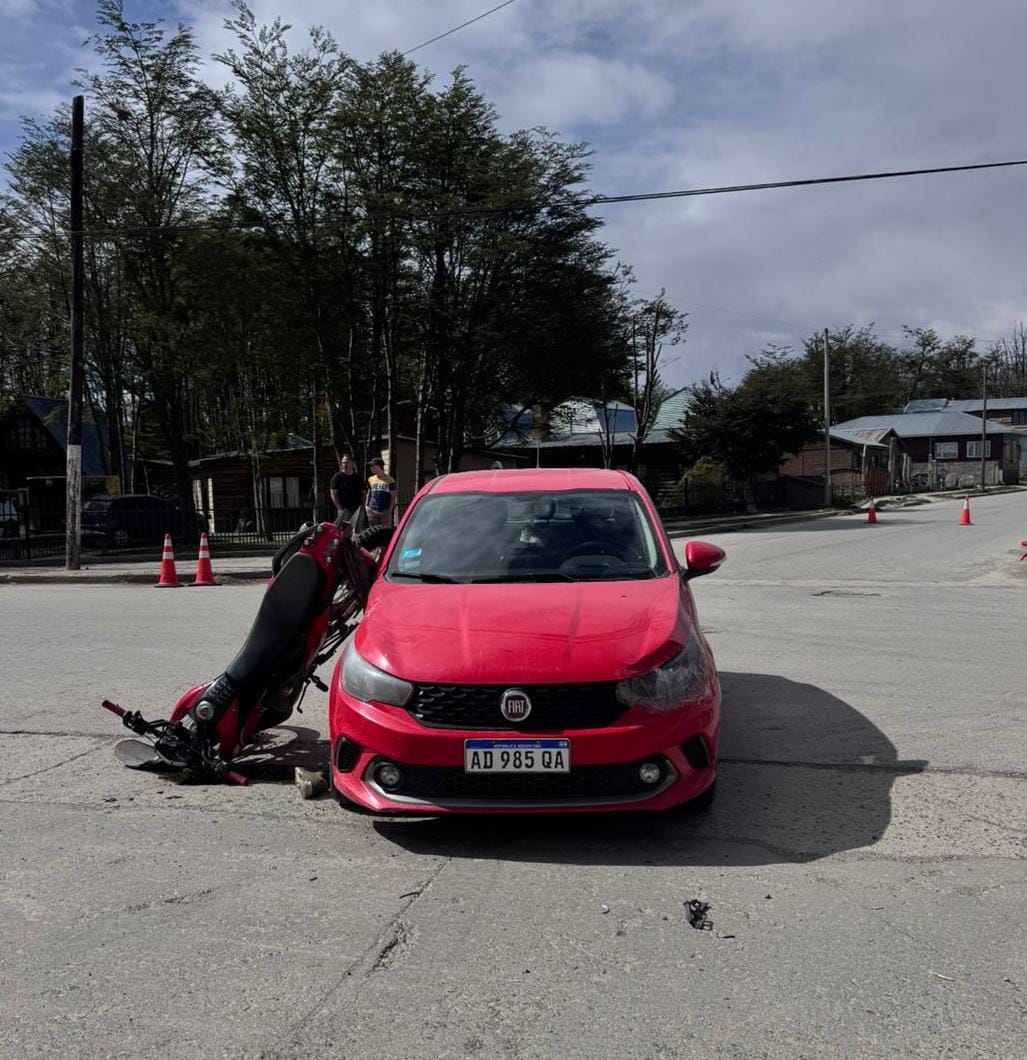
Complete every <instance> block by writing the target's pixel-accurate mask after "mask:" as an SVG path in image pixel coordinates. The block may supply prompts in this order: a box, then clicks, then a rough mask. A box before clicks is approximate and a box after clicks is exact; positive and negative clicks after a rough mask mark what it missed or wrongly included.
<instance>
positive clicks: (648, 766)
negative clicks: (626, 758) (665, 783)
mask: <svg viewBox="0 0 1027 1060" xmlns="http://www.w3.org/2000/svg"><path fill="white" fill-rule="evenodd" d="M662 776H663V770H662V769H661V768H660V764H659V763H658V762H643V763H642V764H641V765H640V766H639V767H638V779H639V780H640V781H642V783H643V784H659V782H660V779H661V777H662Z"/></svg>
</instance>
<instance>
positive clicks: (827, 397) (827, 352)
mask: <svg viewBox="0 0 1027 1060" xmlns="http://www.w3.org/2000/svg"><path fill="white" fill-rule="evenodd" d="M833 503H834V497H833V496H832V494H831V349H830V346H829V344H828V339H827V328H824V507H825V508H830V507H831V505H832V504H833Z"/></svg>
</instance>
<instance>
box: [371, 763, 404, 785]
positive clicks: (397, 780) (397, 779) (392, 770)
mask: <svg viewBox="0 0 1027 1060" xmlns="http://www.w3.org/2000/svg"><path fill="white" fill-rule="evenodd" d="M375 776H377V777H378V783H379V784H381V786H382V787H383V788H398V787H399V786H400V784H402V783H403V770H402V769H400V768H399V766H395V765H393V764H392V763H391V762H384V763H383V764H382V765H380V766H379V767H378V769H377V770H376V771H375Z"/></svg>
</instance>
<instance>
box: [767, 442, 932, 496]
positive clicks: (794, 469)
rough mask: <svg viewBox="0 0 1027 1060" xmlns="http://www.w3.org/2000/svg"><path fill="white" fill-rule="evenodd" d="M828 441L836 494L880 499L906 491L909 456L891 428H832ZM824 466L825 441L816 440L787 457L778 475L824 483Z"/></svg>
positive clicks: (909, 472)
mask: <svg viewBox="0 0 1027 1060" xmlns="http://www.w3.org/2000/svg"><path fill="white" fill-rule="evenodd" d="M830 438H831V444H830V465H829V466H830V468H831V483H832V485H833V486H834V488H835V490H836V491H839V492H842V493H848V494H851V495H852V496H854V497H875V496H876V497H880V496H883V495H885V494H888V493H896V492H899V491H901V490H903V489H906V488H908V484H909V479H910V474H911V471H910V463H911V462H910V457H909V453H908V451H907V449H906V445H905V443H904V442H903V440H902V439H901V438H900V437H899V436H898V434H896V432H895V430H894V428H892V427H887V426H878V427H845V426H839V427H832V428H831V431H830ZM825 464H827V460H826V459H825V452H824V440H823V438H818V439H817V440H815V441H811V442H809V443H807V444H806V445H804V446H803V447H802V449H801V450H800V451H799V452H798V453H793V454H789V455H788V456H786V457H785V459H784V460H783V461H782V462H781V466H780V467H779V468H778V474H780V475H782V476H785V477H794V478H815V479H820V480H823V476H824V466H825Z"/></svg>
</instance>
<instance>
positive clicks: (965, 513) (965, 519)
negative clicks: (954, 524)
mask: <svg viewBox="0 0 1027 1060" xmlns="http://www.w3.org/2000/svg"><path fill="white" fill-rule="evenodd" d="M959 525H960V526H973V523H971V522H970V498H969V497H964V498H963V510H962V511H961V512H960V513H959Z"/></svg>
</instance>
